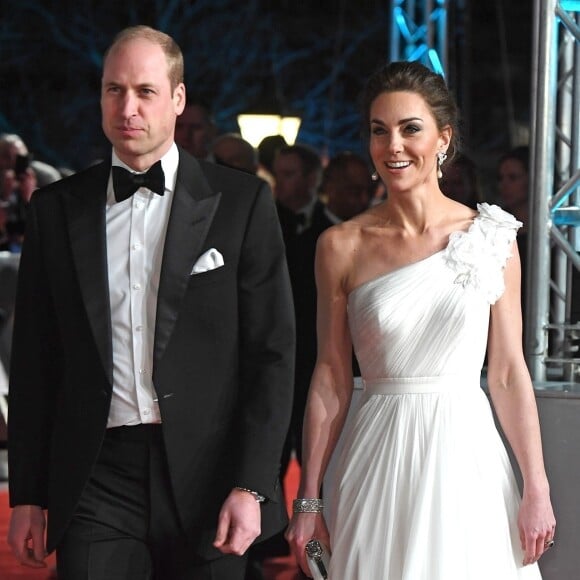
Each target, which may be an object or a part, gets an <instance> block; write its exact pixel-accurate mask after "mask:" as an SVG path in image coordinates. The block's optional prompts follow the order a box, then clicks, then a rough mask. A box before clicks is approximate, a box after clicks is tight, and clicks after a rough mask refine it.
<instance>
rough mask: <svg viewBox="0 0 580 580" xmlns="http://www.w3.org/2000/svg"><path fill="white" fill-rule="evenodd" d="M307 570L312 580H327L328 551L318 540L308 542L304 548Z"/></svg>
mask: <svg viewBox="0 0 580 580" xmlns="http://www.w3.org/2000/svg"><path fill="white" fill-rule="evenodd" d="M305 550H306V559H307V560H308V568H309V569H310V573H311V574H312V578H314V580H327V578H328V566H329V564H330V550H329V549H328V547H327V546H325V545H324V544H323V543H322V542H320V541H319V540H310V541H309V542H308V543H307V544H306V546H305Z"/></svg>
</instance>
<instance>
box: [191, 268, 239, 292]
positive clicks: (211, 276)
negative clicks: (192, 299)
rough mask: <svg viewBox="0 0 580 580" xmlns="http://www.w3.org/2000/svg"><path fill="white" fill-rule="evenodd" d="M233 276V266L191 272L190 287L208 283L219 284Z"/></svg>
mask: <svg viewBox="0 0 580 580" xmlns="http://www.w3.org/2000/svg"><path fill="white" fill-rule="evenodd" d="M231 276H233V272H232V268H230V267H229V266H220V267H219V268H215V269H214V270H208V271H207V272H201V273H199V274H191V275H190V277H189V287H190V288H192V287H197V286H205V285H206V284H219V283H220V282H224V281H225V280H227V279H228V278H230V277H231Z"/></svg>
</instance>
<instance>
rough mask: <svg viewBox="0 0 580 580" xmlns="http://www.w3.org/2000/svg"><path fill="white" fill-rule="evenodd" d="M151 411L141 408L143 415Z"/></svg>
mask: <svg viewBox="0 0 580 580" xmlns="http://www.w3.org/2000/svg"><path fill="white" fill-rule="evenodd" d="M149 413H151V411H150V410H149V409H143V415H149Z"/></svg>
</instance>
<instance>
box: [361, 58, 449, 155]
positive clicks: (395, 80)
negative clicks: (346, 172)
mask: <svg viewBox="0 0 580 580" xmlns="http://www.w3.org/2000/svg"><path fill="white" fill-rule="evenodd" d="M400 91H405V92H411V93H416V94H418V95H420V96H421V97H423V99H424V100H425V102H426V103H427V105H428V106H429V108H430V110H431V112H432V113H433V117H434V118H435V122H436V123H437V127H438V129H439V130H441V129H443V128H444V127H446V126H450V127H451V129H452V136H451V141H450V143H449V148H448V150H447V156H448V159H452V158H453V156H454V155H455V154H456V153H457V150H458V145H459V111H458V109H457V105H456V104H455V99H454V98H453V97H452V95H451V93H450V92H449V90H448V89H447V85H446V84H445V79H444V78H443V77H442V76H441V75H439V74H436V73H434V72H433V71H431V70H430V69H428V68H427V67H426V66H424V65H422V64H421V63H419V62H415V61H413V62H408V61H397V62H391V63H389V64H386V65H383V66H381V67H380V68H379V69H377V70H376V71H375V72H374V73H373V74H372V75H371V76H370V77H369V79H368V80H367V82H366V85H365V87H364V90H363V94H362V110H363V119H364V122H365V131H366V133H367V134H368V131H369V126H370V111H371V106H372V104H373V102H374V100H375V99H376V98H377V97H378V96H379V95H381V94H382V93H393V92H400Z"/></svg>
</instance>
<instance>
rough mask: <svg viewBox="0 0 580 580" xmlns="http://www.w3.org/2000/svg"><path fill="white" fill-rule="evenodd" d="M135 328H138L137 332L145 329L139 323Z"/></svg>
mask: <svg viewBox="0 0 580 580" xmlns="http://www.w3.org/2000/svg"><path fill="white" fill-rule="evenodd" d="M135 330H136V331H137V332H141V331H142V330H143V327H142V326H141V325H140V324H139V325H137V326H136V327H135Z"/></svg>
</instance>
